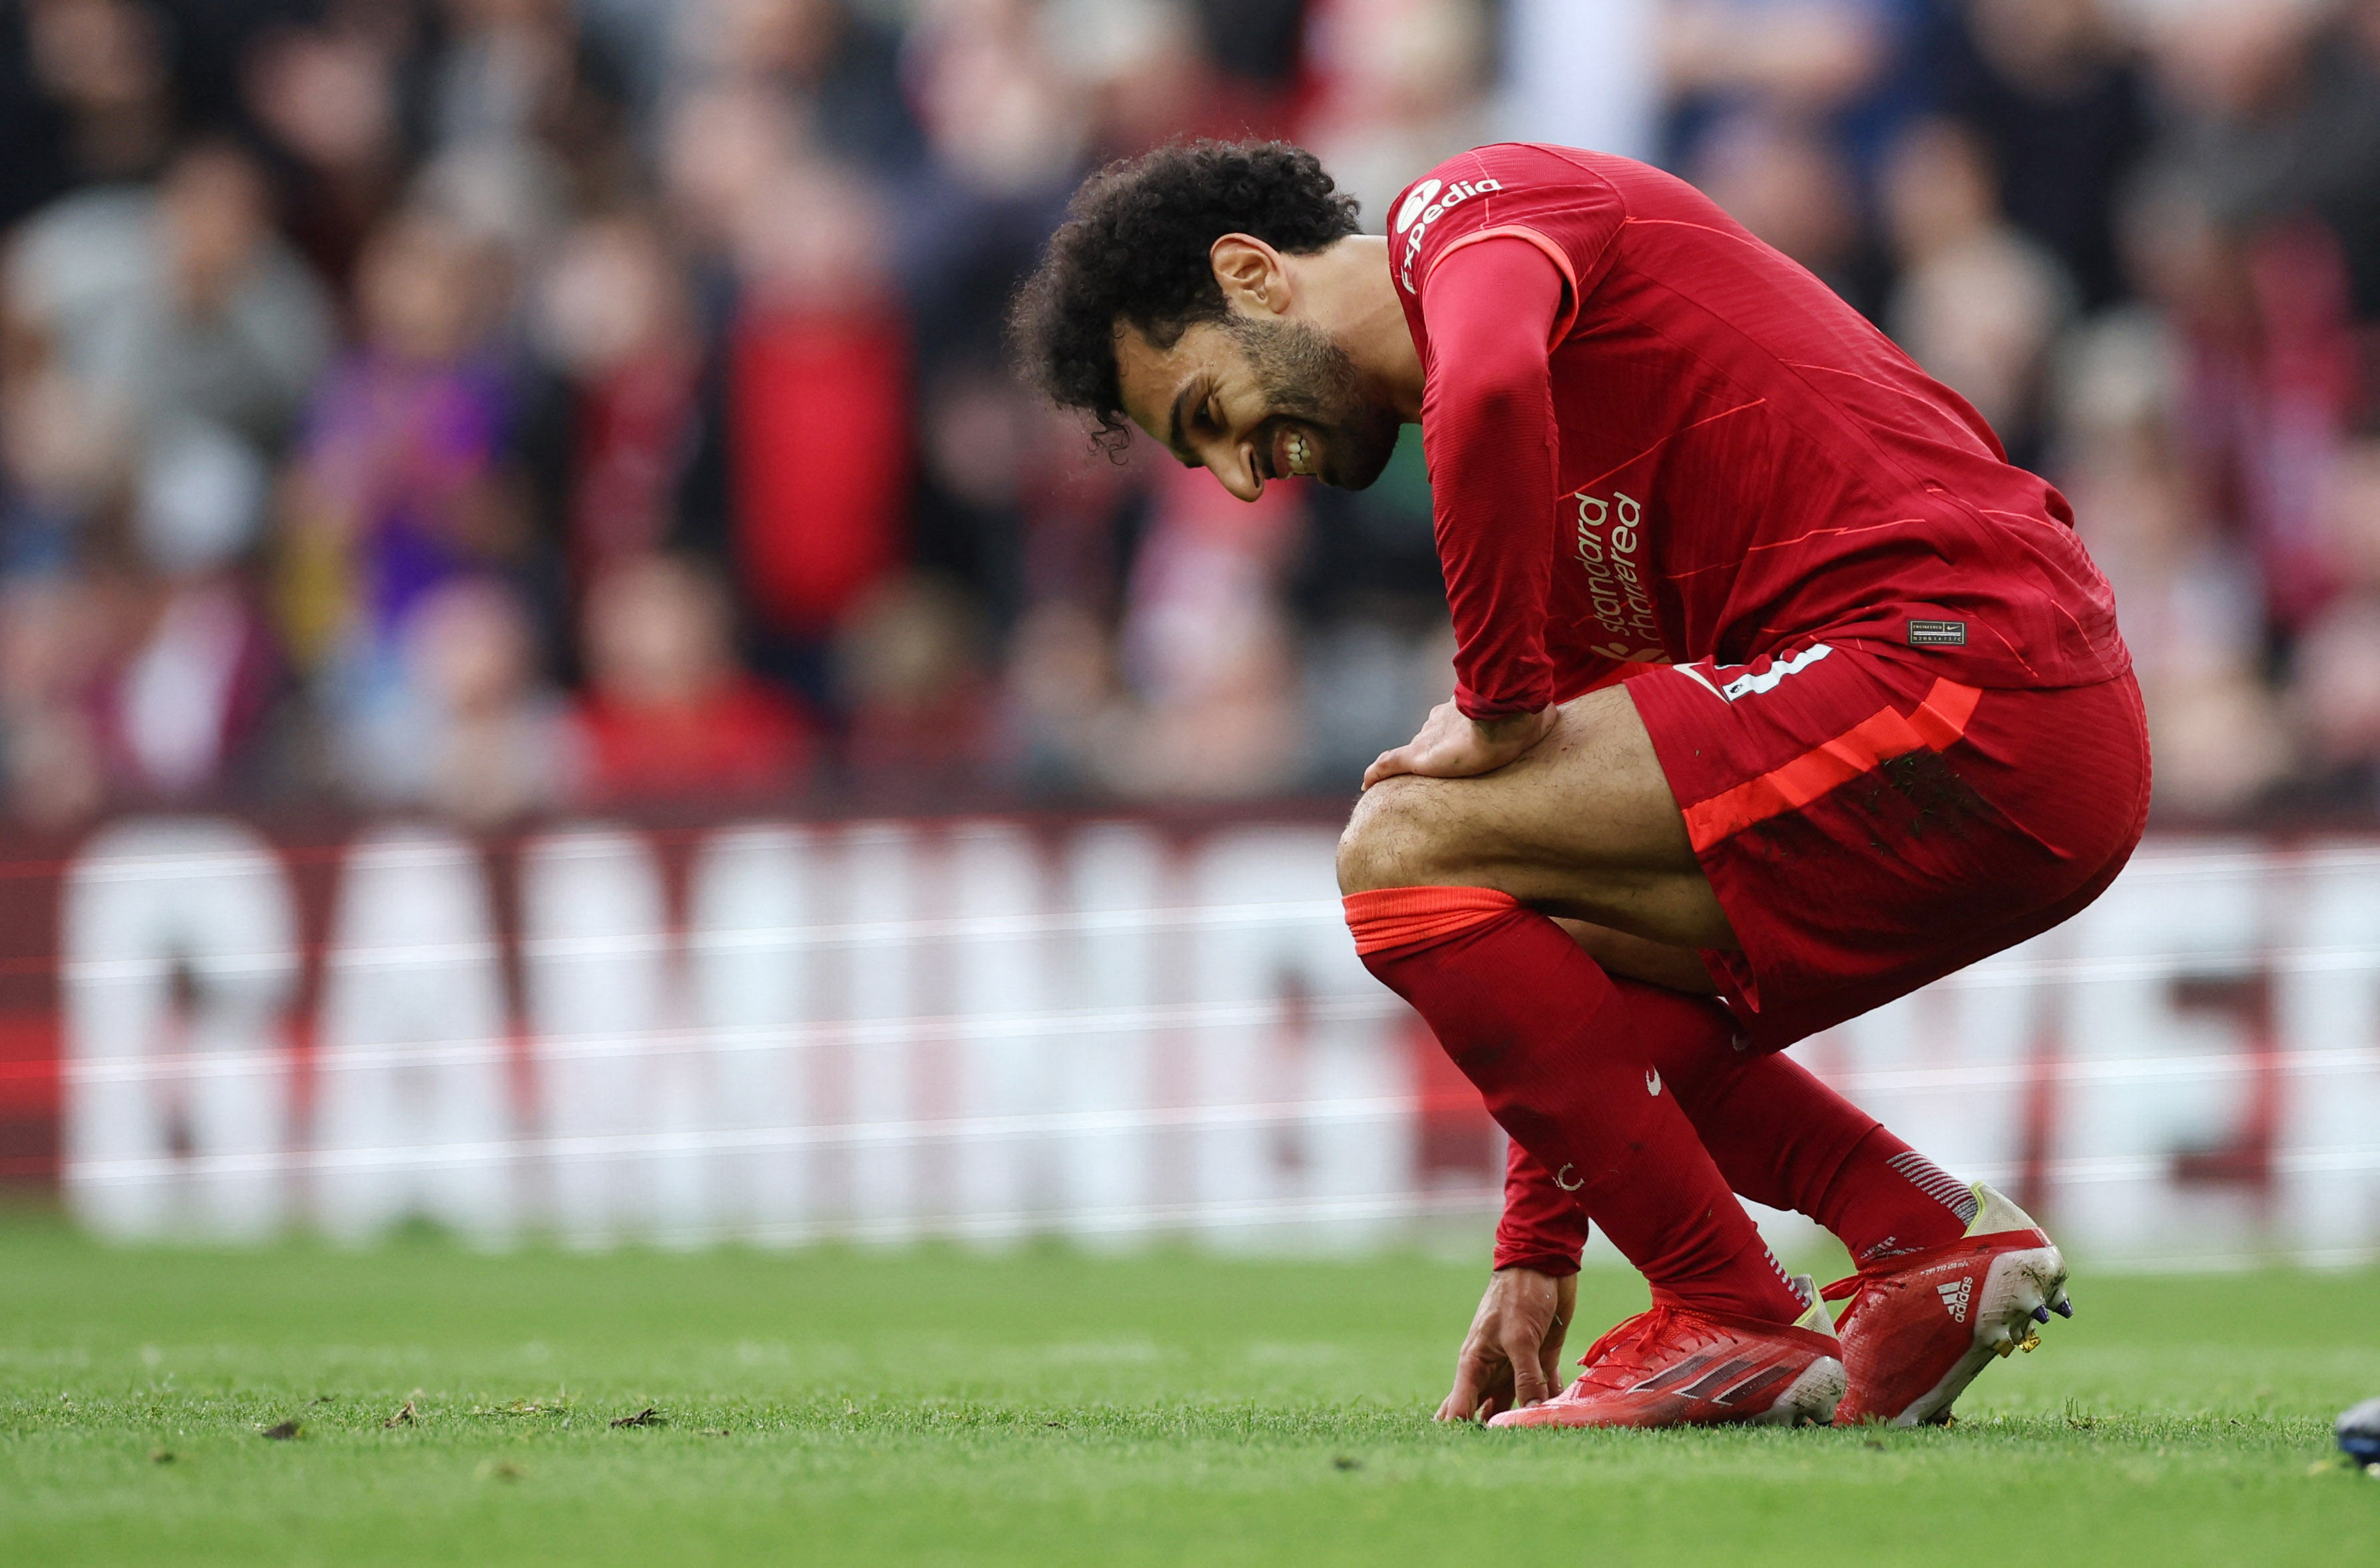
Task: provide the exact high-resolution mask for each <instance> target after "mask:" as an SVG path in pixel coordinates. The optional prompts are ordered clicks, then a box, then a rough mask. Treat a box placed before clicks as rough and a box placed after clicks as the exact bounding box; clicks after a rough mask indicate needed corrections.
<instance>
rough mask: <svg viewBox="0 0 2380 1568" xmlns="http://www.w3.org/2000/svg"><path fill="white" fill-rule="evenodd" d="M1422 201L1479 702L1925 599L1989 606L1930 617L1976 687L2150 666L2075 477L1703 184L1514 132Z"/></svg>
mask: <svg viewBox="0 0 2380 1568" xmlns="http://www.w3.org/2000/svg"><path fill="white" fill-rule="evenodd" d="M1393 216H1394V223H1393V225H1392V226H1391V228H1390V235H1389V266H1390V273H1391V274H1392V277H1393V280H1394V283H1395V286H1396V289H1397V295H1398V298H1399V300H1400V301H1401V302H1402V303H1403V307H1404V310H1405V318H1406V321H1407V322H1408V323H1409V325H1410V326H1411V328H1412V331H1413V337H1414V342H1415V346H1417V347H1418V348H1419V350H1420V353H1421V358H1422V366H1423V370H1424V372H1425V375H1426V383H1425V391H1424V397H1423V403H1422V437H1423V443H1424V450H1425V451H1426V453H1427V456H1428V459H1429V466H1430V477H1431V483H1432V489H1433V492H1434V493H1435V496H1436V507H1437V530H1438V546H1439V558H1440V560H1441V562H1442V564H1443V565H1444V567H1445V571H1446V580H1447V592H1448V598H1449V601H1450V602H1451V607H1452V611H1453V616H1454V628H1455V635H1456V638H1457V643H1458V648H1459V651H1458V654H1457V657H1456V664H1455V667H1456V673H1457V675H1458V677H1459V685H1458V687H1457V691H1456V696H1457V699H1458V701H1459V702H1460V703H1461V705H1462V708H1463V711H1464V712H1466V713H1468V714H1470V715H1471V716H1473V717H1475V718H1488V717H1493V716H1496V715H1500V714H1506V713H1513V712H1520V711H1530V710H1535V709H1537V708H1542V707H1544V706H1545V705H1546V704H1548V702H1554V701H1559V700H1562V699H1566V698H1568V697H1571V696H1573V695H1575V694H1576V693H1578V692H1581V691H1584V690H1586V689H1588V688H1590V687H1594V686H1596V685H1597V684H1600V683H1601V682H1603V681H1605V680H1608V679H1609V678H1610V677H1611V676H1612V675H1614V674H1616V673H1617V672H1618V671H1619V669H1620V668H1621V665H1623V664H1625V663H1628V662H1686V661H1690V660H1694V659H1702V658H1713V659H1716V660H1718V662H1721V663H1730V664H1734V663H1743V662H1749V661H1750V660H1752V659H1754V658H1755V657H1757V656H1759V655H1761V654H1765V653H1768V652H1771V651H1775V650H1779V648H1781V647H1783V646H1784V645H1787V644H1789V643H1794V642H1798V641H1807V640H1813V639H1816V638H1821V637H1823V638H1825V639H1827V640H1829V641H1836V642H1841V641H1851V640H1858V639H1860V638H1871V639H1874V640H1877V641H1883V642H1890V643H1895V644H1900V645H1902V646H1907V645H1908V644H1909V642H1910V639H1911V638H1912V635H1913V634H1912V632H1911V630H1910V626H1909V623H1910V622H1911V621H1912V620H1913V619H1914V620H1916V621H1918V622H1920V623H1921V624H1923V623H1942V624H1947V625H1949V626H1958V627H1961V628H1963V629H1962V630H1961V632H1959V633H1956V634H1953V633H1950V632H1947V631H1941V630H1933V629H1929V630H1925V631H1922V632H1920V633H1918V634H1916V635H1918V636H1920V637H1922V638H1925V639H1926V641H1927V646H1928V656H1929V659H1931V660H1934V661H1936V662H1937V664H1938V667H1939V668H1940V669H1941V671H1942V673H1943V674H1944V675H1948V676H1949V677H1950V678H1952V679H1955V680H1958V681H1961V682H1963V683H1965V684H1967V685H1971V686H1976V687H1998V688H2031V687H2061V686H2080V685H2086V684H2090V683H2093V682H2096V681H2100V680H2105V679H2108V678H2111V677H2113V676H2115V675H2120V674H2122V673H2123V671H2124V670H2125V669H2126V668H2128V667H2129V661H2128V658H2127V655H2126V654H2125V652H2124V648H2123V644H2122V642H2121V640H2120V639H2119V638H2118V637H2117V635H2116V629H2115V610H2114V603H2113V601H2112V598H2111V596H2110V595H2109V592H2108V590H2107V581H2106V579H2105V578H2104V577H2101V576H2100V575H2099V572H2098V570H2097V569H2096V568H2095V567H2094V566H2093V565H2092V564H2091V562H2090V560H2089V558H2088V557H2087V556H2086V555H2085V554H2084V553H2083V548H2082V545H2081V544H2080V542H2079V541H2077V540H2076V539H2075V537H2074V533H2073V529H2072V521H2073V518H2072V514H2071V513H2070V511H2069V510H2068V508H2067V504H2066V501H2065V498H2064V497H2062V496H2060V495H2059V494H2058V492H2057V491H2056V490H2055V489H2053V488H2052V487H2051V486H2050V485H2049V484H2048V483H2046V481H2044V480H2041V479H2039V478H2037V477H2035V476H2034V475H2032V474H2029V473H2026V472H2025V471H2023V470H2022V469H2021V468H2014V467H2011V466H2010V464H2009V462H2008V461H2007V457H2006V455H2005V454H2004V453H2003V451H2002V450H2001V448H2000V445H1999V443H1998V440H1997V439H1996V438H1995V437H1994V436H1993V434H1992V432H1991V430H1990V427H1989V426H1987V425H1986V424H1985V422H1984V420H1983V418H1982V417H1981V416H1980V415H1978V414H1977V413H1976V412H1975V411H1974V409H1973V408H1972V407H1969V406H1968V404H1967V403H1966V401H1965V400H1964V399H1962V398H1961V397H1960V396H1959V395H1957V394H1956V393H1954V392H1952V391H1950V390H1949V388H1948V387H1945V386H1943V385H1942V384H1941V383H1938V382H1936V381H1934V380H1933V379H1932V378H1930V377H1929V376H1927V375H1926V374H1925V372H1924V371H1921V370H1920V369H1918V367H1917V366H1916V365H1915V364H1914V363H1913V361H1912V360H1911V359H1909V357H1908V356H1907V355H1905V354H1903V353H1901V352H1900V349H1898V348H1896V347H1895V346H1893V345H1892V343H1891V342H1890V341H1889V340H1888V339H1887V338H1886V337H1885V336H1884V335H1883V334H1881V333H1879V332H1877V331H1876V329H1875V328H1874V327H1873V326H1871V325H1869V324H1868V322H1866V321H1865V320H1864V319H1863V318H1862V317H1861V316H1860V315H1859V314H1858V313H1857V312H1856V311H1854V310H1852V309H1851V308H1850V307H1849V306H1847V305H1845V304H1844V303H1843V302H1842V301H1841V300H1840V299H1839V298H1836V297H1835V295H1834V294H1833V293H1832V292H1831V291H1830V290H1828V288H1827V286H1825V285H1824V284H1821V283H1820V282H1819V281H1818V280H1817V279H1816V278H1815V277H1813V276H1812V275H1811V274H1810V273H1807V272H1805V271H1804V270H1803V269H1802V268H1801V267H1799V266H1797V265H1795V264H1794V263H1793V262H1792V261H1789V260H1787V259H1786V258H1785V257H1784V256H1782V255H1781V254H1779V252H1777V251H1776V250H1773V249H1770V248H1769V247H1767V246H1766V245H1764V244H1762V243H1761V242H1760V241H1759V240H1757V239H1755V238H1754V237H1752V236H1751V235H1750V234H1749V233H1748V232H1746V231H1745V230H1744V229H1743V227H1742V226H1741V225H1738V224H1736V223H1735V222H1734V220H1732V219H1730V218H1729V217H1728V216H1727V214H1726V213H1722V212H1720V211H1719V209H1718V207H1717V206H1715V205H1714V204H1713V203H1712V202H1711V201H1708V200H1707V199H1706V198H1705V197H1704V196H1703V195H1701V194H1700V193H1699V192H1697V191H1696V190H1694V188H1692V187H1691V186H1688V185H1686V184H1684V183H1683V182H1682V181H1680V180H1677V179H1674V178H1672V177H1670V176H1668V175H1664V174H1662V173H1660V172H1659V171H1658V170H1655V169H1651V168H1647V167H1645V165H1643V164H1637V163H1633V162H1631V161H1630V160H1628V159H1625V158H1617V157H1610V156H1607V155H1605V154H1601V153H1596V152H1578V151H1574V150H1573V149H1569V148H1560V147H1546V146H1535V145H1522V144H1506V145H1501V146H1495V147H1483V148H1479V149H1476V150H1475V151H1473V152H1465V153H1463V154H1462V155H1461V156H1459V157H1455V158H1451V159H1449V160H1448V161H1447V162H1446V163H1444V164H1439V166H1438V167H1437V168H1435V169H1433V170H1432V171H1430V173H1429V175H1428V176H1427V177H1426V178H1424V179H1421V180H1419V181H1417V182H1415V184H1414V185H1412V186H1410V187H1408V188H1406V190H1405V191H1404V193H1403V196H1402V198H1401V199H1400V201H1398V203H1397V206H1396V208H1395V209H1394V213H1393ZM1952 635H1958V636H1962V637H1963V638H1964V642H1963V645H1948V646H1946V645H1945V644H1944V643H1943V642H1942V641H1940V640H1937V639H1939V638H1948V637H1950V636H1952Z"/></svg>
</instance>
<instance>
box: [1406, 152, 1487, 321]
mask: <svg viewBox="0 0 2380 1568" xmlns="http://www.w3.org/2000/svg"><path fill="white" fill-rule="evenodd" d="M1503 188H1504V187H1503V184H1502V182H1500V181H1499V180H1493V179H1477V180H1473V179H1459V180H1456V181H1455V182H1454V183H1453V184H1452V185H1449V184H1447V183H1446V182H1445V181H1444V180H1437V179H1426V180H1424V181H1422V182H1421V183H1420V184H1419V185H1417V186H1415V187H1414V188H1412V189H1411V190H1409V191H1407V192H1406V193H1405V200H1404V204H1403V206H1401V207H1399V208H1398V209H1397V222H1396V231H1397V232H1398V233H1399V234H1402V235H1403V236H1404V237H1405V247H1404V251H1403V256H1402V258H1401V259H1400V260H1399V261H1398V263H1397V281H1398V282H1399V283H1402V284H1403V285H1404V288H1405V292H1406V293H1407V294H1411V293H1412V292H1413V291H1414V277H1413V266H1414V258H1415V257H1416V256H1419V255H1420V254H1421V241H1422V237H1423V236H1424V235H1426V234H1427V233H1428V232H1429V225H1432V224H1434V223H1436V222H1438V220H1439V216H1440V215H1441V214H1443V213H1447V212H1449V211H1451V209H1453V208H1456V207H1459V206H1461V205H1462V204H1463V202H1465V201H1470V200H1471V199H1472V198H1473V197H1475V196H1485V195H1486V194H1487V193H1488V192H1489V191H1491V190H1501V189H1503Z"/></svg>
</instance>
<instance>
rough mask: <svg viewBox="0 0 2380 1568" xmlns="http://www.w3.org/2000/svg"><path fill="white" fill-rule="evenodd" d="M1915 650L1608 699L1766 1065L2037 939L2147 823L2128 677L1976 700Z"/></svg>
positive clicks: (1751, 670) (2102, 878) (1851, 656)
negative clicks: (1644, 753)
mask: <svg viewBox="0 0 2380 1568" xmlns="http://www.w3.org/2000/svg"><path fill="white" fill-rule="evenodd" d="M1939 671H1940V666H1939V665H1938V664H1931V663H1930V662H1929V660H1928V658H1927V656H1926V654H1925V652H1924V651H1923V650H1914V649H1901V648H1892V647H1889V646H1879V645H1877V644H1876V643H1873V642H1857V643H1853V642H1838V643H1833V644H1831V645H1830V644H1828V643H1825V642H1823V641H1813V642H1812V643H1810V644H1808V645H1807V646H1804V647H1802V648H1798V649H1792V650H1789V651H1788V652H1787V653H1785V654H1783V655H1780V656H1779V657H1776V658H1773V659H1762V660H1758V661H1755V662H1753V663H1751V664H1735V665H1715V664H1713V663H1711V662H1709V661H1707V660H1706V661H1704V662H1701V663H1697V664H1685V665H1677V666H1668V667H1663V668H1659V669H1656V670H1652V671H1649V672H1647V673H1645V674H1644V675H1637V676H1634V677H1633V678H1632V679H1630V680H1629V681H1628V683H1627V691H1628V693H1629V695H1630V696H1631V697H1633V699H1635V702H1636V711H1637V712H1638V713H1639V714H1640V715H1642V716H1643V718H1644V721H1645V729H1646V730H1647V731H1648V732H1650V734H1651V735H1652V738H1653V750H1654V752H1655V754H1656V755H1657V756H1658V757H1659V759H1660V761H1661V769H1662V772H1665V773H1666V774H1667V775H1668V776H1669V780H1670V789H1671V791H1672V792H1673V793H1675V795H1676V796H1677V798H1678V804H1679V806H1680V808H1682V810H1683V812H1684V814H1685V819H1686V831H1687V833H1688V836H1689V837H1690V838H1691V839H1692V840H1693V842H1694V854H1695V856H1696V857H1697V858H1698V859H1700V860H1701V862H1702V867H1703V871H1704V874H1705V875H1706V876H1707V877H1708V878H1709V879H1710V885H1711V888H1712V891H1713V892H1715V893H1718V902H1719V907H1720V908H1722V909H1724V910H1725V911H1726V912H1727V918H1728V919H1729V921H1730V923H1731V924H1732V925H1733V926H1734V928H1735V934H1736V937H1737V939H1738V940H1739V941H1741V942H1743V951H1742V952H1738V953H1725V952H1717V951H1714V952H1708V953H1706V954H1703V957H1704V959H1705V961H1706V963H1708V964H1709V966H1710V969H1711V974H1712V976H1713V978H1716V979H1717V980H1718V982H1719V988H1720V991H1721V992H1722V994H1723V995H1724V996H1725V998H1726V1001H1727V1003H1728V1005H1729V1007H1730V1008H1731V1009H1732V1010H1733V1011H1734V1013H1735V1015H1736V1017H1737V1019H1738V1021H1739V1022H1740V1023H1741V1024H1742V1025H1743V1028H1744V1031H1745V1033H1746V1035H1747V1037H1748V1040H1747V1043H1748V1044H1749V1045H1750V1046H1751V1047H1752V1048H1753V1049H1756V1050H1766V1051H1776V1050H1780V1049H1782V1048H1783V1047H1785V1046H1788V1045H1791V1044H1792V1043H1793V1042H1794V1041H1795V1040H1798V1039H1803V1038H1805V1037H1806V1036H1809V1035H1812V1034H1815V1033H1816V1032H1817V1031H1818V1030H1820V1029H1824V1028H1828V1027H1831V1026H1833V1025H1836V1024H1839V1023H1841V1022H1842V1021H1843V1020H1844V1019H1846V1018H1851V1017H1855V1016H1857V1015H1860V1014H1862V1013H1864V1012H1866V1011H1868V1010H1869V1009H1870V1008H1873V1007H1878V1006H1881V1005H1883V1004H1884V1003H1887V1002H1889V1001H1891V1000H1892V999H1893V998H1895V997H1897V996H1902V995H1906V994H1907V993H1908V992H1910V991H1914V990H1916V989H1917V988H1918V987H1919V986H1922V985H1924V984H1925V983H1926V982H1927V981H1929V980H1933V979H1937V978H1940V977H1942V976H1944V975H1947V974H1949V973H1950V972H1951V971H1952V970H1954V969H1959V968H1963V967H1964V966H1967V965H1969V964H1972V963H1973V962H1975V961H1976V960H1977V959H1979V958H1983V957H1985V956H1986V955H1988V954H1994V953H1998V952H1999V951H2000V950H2001V949H2002V948H2006V947H2010V946H2013V945H2014V944H2015V943H2017V942H2022V941H2024V940H2025V939H2026V938H2027V937H2030V936H2034V935H2037V934H2038V933H2040V932H2042V931H2045V930H2048V929H2049V928H2050V927H2052V926H2054V925H2057V924H2058V922H2059V921H2061V920H2064V919H2065V918H2068V917H2069V916H2070V915H2072V914H2073V913H2075V911H2077V910H2079V909H2081V908H2082V907H2083V906H2084V905H2086V904H2089V903H2090V902H2091V901H2092V900H2093V899H2095V898H2096V897H2098V896H2099V894H2100V893H2102V892H2103V891H2105V890H2106V888H2107V884H2108V883H2109V882H2111V881H2114V880H2115V877H2116V873H2117V872H2118V871H2119V870H2121V869H2123V865H2124V862H2125V860H2126V859H2128V858H2129V857H2131V852H2132V847H2133V846H2134V845H2137V844H2138V843H2139V842H2140V837H2141V829H2142V827H2143V825H2144V824H2145V822H2146V820H2147V818H2148V802H2149V747H2148V728H2147V724H2146V722H2145V720H2144V719H2143V716H2142V712H2141V695H2140V687H2138V686H2137V685H2136V684H2135V683H2134V682H2133V680H2132V677H2131V675H2122V676H2119V678H2117V679H2115V680H2112V681H2107V682H2104V683H2102V684H2100V685H2097V686H2086V687H2067V688H2064V689H2060V690H2052V691H2001V690H1979V689H1977V688H1976V687H1969V686H1962V685H1960V684H1959V683H1957V682H1955V681H1951V680H1949V679H1946V678H1944V677H1943V676H1942V675H1940V673H1939Z"/></svg>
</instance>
